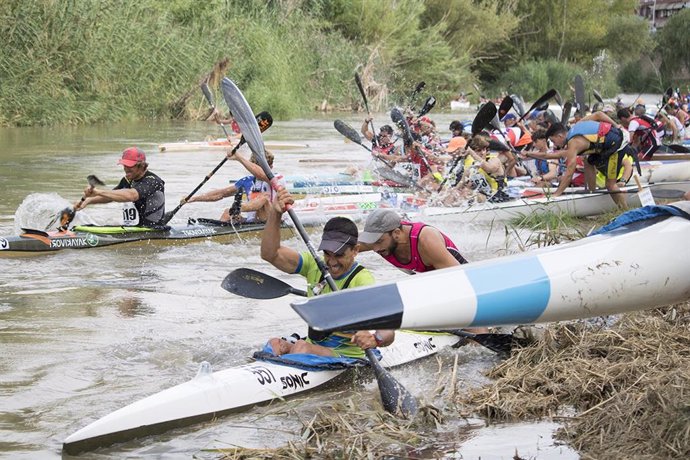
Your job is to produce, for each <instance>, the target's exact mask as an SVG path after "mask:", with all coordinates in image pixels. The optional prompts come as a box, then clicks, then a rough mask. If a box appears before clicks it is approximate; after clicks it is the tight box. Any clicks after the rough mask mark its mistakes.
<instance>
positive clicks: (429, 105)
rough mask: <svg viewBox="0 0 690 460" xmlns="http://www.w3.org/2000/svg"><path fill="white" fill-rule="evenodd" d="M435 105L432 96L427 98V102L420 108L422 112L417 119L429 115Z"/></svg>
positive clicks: (434, 99)
mask: <svg viewBox="0 0 690 460" xmlns="http://www.w3.org/2000/svg"><path fill="white" fill-rule="evenodd" d="M435 105H436V98H435V97H434V96H429V97H428V98H427V100H426V101H425V102H424V106H423V107H422V110H420V111H419V115H417V116H418V117H422V116H424V115H426V114H427V113H429V112H430V111H431V109H433V108H434V106H435Z"/></svg>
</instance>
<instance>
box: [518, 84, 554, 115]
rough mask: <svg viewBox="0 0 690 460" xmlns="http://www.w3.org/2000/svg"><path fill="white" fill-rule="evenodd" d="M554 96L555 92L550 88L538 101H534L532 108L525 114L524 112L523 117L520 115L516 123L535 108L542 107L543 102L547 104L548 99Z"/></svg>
mask: <svg viewBox="0 0 690 460" xmlns="http://www.w3.org/2000/svg"><path fill="white" fill-rule="evenodd" d="M555 95H556V90H555V89H553V88H551V89H550V90H548V91H547V92H545V93H544V94H542V96H541V97H540V98H539V99H537V100H536V101H534V104H532V106H531V107H530V108H529V109H527V112H525V113H524V115H522V116H521V117H520V119H519V120H518V123H520V122H521V121H522V120H523V119H524V118H525V117H526V116H527V115H529V114H530V112H532V111H533V110H534V109H536V108H537V107H540V106H542V105H543V104H544V102H547V101H548V100H549V99H551V98H552V97H554V96H555Z"/></svg>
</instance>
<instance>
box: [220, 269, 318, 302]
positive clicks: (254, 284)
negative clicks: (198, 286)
mask: <svg viewBox="0 0 690 460" xmlns="http://www.w3.org/2000/svg"><path fill="white" fill-rule="evenodd" d="M221 287H222V288H223V289H225V290H226V291H228V292H231V293H233V294H237V295H240V296H242V297H248V298H250V299H276V298H278V297H283V296H285V295H288V294H295V295H298V296H302V297H306V296H307V291H303V290H301V289H295V288H293V287H292V286H290V285H289V284H287V283H285V282H283V281H281V280H279V279H278V278H274V277H272V276H269V275H266V274H264V273H261V272H258V271H256V270H252V269H251V268H238V269H237V270H233V271H231V272H230V273H229V274H228V276H226V277H225V279H224V280H223V282H222V283H221Z"/></svg>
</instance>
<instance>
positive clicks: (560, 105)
mask: <svg viewBox="0 0 690 460" xmlns="http://www.w3.org/2000/svg"><path fill="white" fill-rule="evenodd" d="M554 99H556V104H558V106H559V107H560V108H561V110H562V109H563V98H562V97H561V93H559V92H558V90H556V95H555V96H554Z"/></svg>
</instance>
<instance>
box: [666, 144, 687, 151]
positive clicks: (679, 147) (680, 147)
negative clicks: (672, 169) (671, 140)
mask: <svg viewBox="0 0 690 460" xmlns="http://www.w3.org/2000/svg"><path fill="white" fill-rule="evenodd" d="M668 147H669V148H670V149H671V150H673V151H674V152H678V153H690V149H689V148H687V147H686V146H684V145H680V144H669V146H668Z"/></svg>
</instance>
